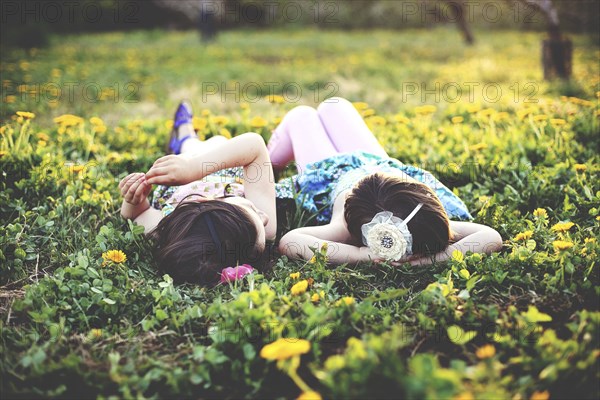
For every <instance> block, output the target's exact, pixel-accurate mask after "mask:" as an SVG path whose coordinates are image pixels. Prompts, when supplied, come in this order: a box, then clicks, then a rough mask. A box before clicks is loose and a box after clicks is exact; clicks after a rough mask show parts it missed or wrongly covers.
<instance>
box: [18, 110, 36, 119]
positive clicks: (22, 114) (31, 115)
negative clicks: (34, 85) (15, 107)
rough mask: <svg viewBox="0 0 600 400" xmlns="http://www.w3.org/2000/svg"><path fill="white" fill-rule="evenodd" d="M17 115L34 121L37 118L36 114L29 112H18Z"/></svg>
mask: <svg viewBox="0 0 600 400" xmlns="http://www.w3.org/2000/svg"><path fill="white" fill-rule="evenodd" d="M17 115H18V116H19V117H23V118H25V119H34V118H35V114H34V113H32V112H28V111H17Z"/></svg>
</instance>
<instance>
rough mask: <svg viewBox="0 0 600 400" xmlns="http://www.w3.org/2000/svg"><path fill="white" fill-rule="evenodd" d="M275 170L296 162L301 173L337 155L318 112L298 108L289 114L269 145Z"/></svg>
mask: <svg viewBox="0 0 600 400" xmlns="http://www.w3.org/2000/svg"><path fill="white" fill-rule="evenodd" d="M267 147H268V149H269V156H270V157H271V162H272V163H273V167H274V168H275V169H282V168H284V167H285V166H286V164H287V163H289V162H290V161H292V160H296V164H297V166H298V169H300V170H302V169H304V168H305V167H306V165H307V164H309V163H312V162H316V161H320V160H323V159H325V158H327V157H331V156H333V155H335V154H337V151H336V149H335V147H334V146H333V144H332V143H331V141H330V140H329V136H328V135H327V132H326V131H325V129H324V128H323V125H322V124H321V120H320V118H319V115H318V113H317V110H315V109H314V108H312V107H309V106H298V107H295V108H293V109H292V110H290V111H289V112H288V113H287V114H286V115H285V116H284V117H283V120H282V121H281V123H280V124H279V126H278V127H277V128H275V130H273V136H272V137H271V140H269V144H268V145H267Z"/></svg>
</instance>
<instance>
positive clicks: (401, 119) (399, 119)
mask: <svg viewBox="0 0 600 400" xmlns="http://www.w3.org/2000/svg"><path fill="white" fill-rule="evenodd" d="M394 121H396V122H398V123H400V124H405V125H406V124H408V123H409V122H410V119H409V118H407V117H405V116H404V115H399V114H398V115H394Z"/></svg>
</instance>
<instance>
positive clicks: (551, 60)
mask: <svg viewBox="0 0 600 400" xmlns="http://www.w3.org/2000/svg"><path fill="white" fill-rule="evenodd" d="M515 1H517V2H519V3H521V4H525V5H526V6H527V7H533V8H535V9H536V10H538V11H541V13H542V14H544V17H546V21H547V22H548V39H545V40H543V41H542V65H543V67H544V79H546V80H551V79H554V78H557V77H558V78H562V79H569V78H570V77H571V72H572V69H573V68H572V64H573V43H572V42H571V41H570V40H569V39H567V38H563V37H562V35H561V33H560V24H559V19H558V11H557V10H556V7H554V4H553V3H552V1H551V0H515Z"/></svg>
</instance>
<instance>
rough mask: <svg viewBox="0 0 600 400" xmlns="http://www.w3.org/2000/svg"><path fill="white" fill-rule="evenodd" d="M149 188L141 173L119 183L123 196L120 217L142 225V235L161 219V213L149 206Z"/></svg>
mask: <svg viewBox="0 0 600 400" xmlns="http://www.w3.org/2000/svg"><path fill="white" fill-rule="evenodd" d="M151 187H152V186H151V185H150V184H149V183H148V182H147V181H146V179H145V177H144V174H143V173H141V172H138V173H133V174H129V175H127V176H126V177H125V178H123V179H122V180H121V182H120V183H119V189H120V190H121V195H122V196H123V204H122V205H121V216H122V217H123V218H125V219H132V220H134V222H136V223H137V224H139V225H142V226H143V227H144V233H148V232H150V231H151V230H152V229H154V228H155V227H156V225H158V223H159V222H160V220H161V219H162V217H163V215H162V212H160V211H159V210H157V209H155V208H153V207H151V206H150V202H149V201H148V193H149V192H150V189H151Z"/></svg>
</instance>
